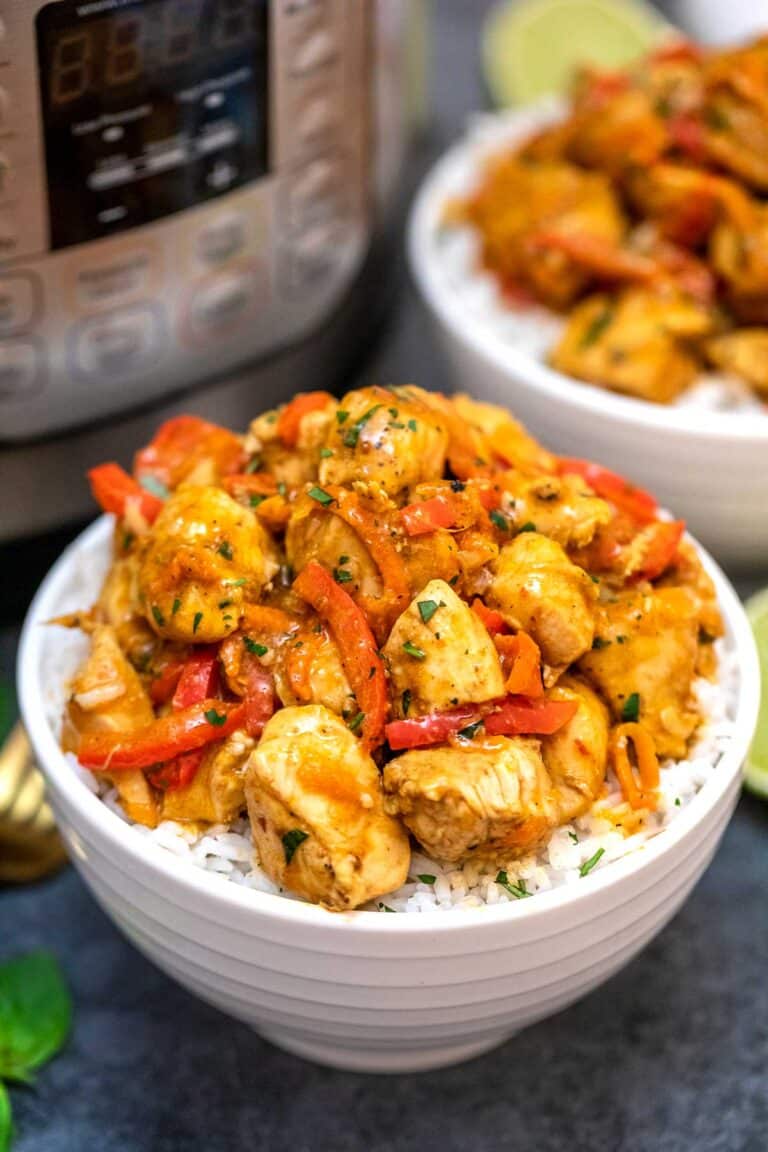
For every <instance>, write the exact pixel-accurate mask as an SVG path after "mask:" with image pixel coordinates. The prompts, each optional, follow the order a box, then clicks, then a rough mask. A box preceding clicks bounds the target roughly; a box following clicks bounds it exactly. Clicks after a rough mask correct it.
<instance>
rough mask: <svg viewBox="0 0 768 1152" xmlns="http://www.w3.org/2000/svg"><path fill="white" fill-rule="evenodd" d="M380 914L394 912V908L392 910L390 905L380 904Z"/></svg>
mask: <svg viewBox="0 0 768 1152" xmlns="http://www.w3.org/2000/svg"><path fill="white" fill-rule="evenodd" d="M379 911H380V912H394V911H395V910H394V908H390V906H389V904H379Z"/></svg>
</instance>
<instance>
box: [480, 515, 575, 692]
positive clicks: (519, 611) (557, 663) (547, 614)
mask: <svg viewBox="0 0 768 1152" xmlns="http://www.w3.org/2000/svg"><path fill="white" fill-rule="evenodd" d="M596 598H597V590H596V587H595V585H594V583H593V582H592V580H591V579H590V577H589V576H588V575H587V573H586V572H585V571H584V570H583V569H582V568H578V567H577V566H576V565H575V564H572V563H571V561H570V560H569V559H568V557H567V556H566V554H565V552H564V551H563V549H562V548H561V547H560V545H559V544H557V543H556V542H555V541H554V540H549V539H547V537H546V536H541V535H539V533H538V532H521V533H520V535H519V536H516V537H515V539H514V540H513V541H512V542H511V543H510V544H505V546H504V547H503V548H502V550H501V553H500V554H499V560H498V564H497V566H496V574H495V576H494V578H493V583H492V584H491V586H490V588H489V589H488V592H487V600H488V603H489V604H490V605H492V606H493V607H494V608H497V609H498V610H499V612H501V614H502V616H503V617H504V619H505V620H506V621H507V623H508V624H510V625H511V626H512V627H513V628H514V629H515V630H516V631H523V632H527V633H528V634H529V635H530V636H532V637H533V639H534V640H535V641H536V643H537V644H538V646H539V648H540V650H541V655H542V657H543V659H544V662H545V663H546V664H547V665H549V669H550V671H549V673H547V672H546V671H545V682H547V683H552V681H553V679H556V676H557V672H558V670H560V671H562V670H563V669H565V668H567V667H568V665H569V664H572V663H573V661H574V660H578V658H579V657H580V656H581V655H582V654H583V653H584V652H587V651H588V650H589V648H590V647H591V645H592V638H593V635H594V602H595V600H596Z"/></svg>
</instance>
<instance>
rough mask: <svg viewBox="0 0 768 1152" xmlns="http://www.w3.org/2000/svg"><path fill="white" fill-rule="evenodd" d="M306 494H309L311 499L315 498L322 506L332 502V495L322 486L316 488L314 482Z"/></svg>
mask: <svg viewBox="0 0 768 1152" xmlns="http://www.w3.org/2000/svg"><path fill="white" fill-rule="evenodd" d="M307 495H308V496H311V497H312V499H313V500H317V502H318V504H322V505H323V507H325V506H326V505H327V504H332V503H333V496H331V495H330V493H329V492H326V491H325V489H324V488H318V487H317V485H316V484H313V485H312V487H311V488H310V490H309V492H308V493H307Z"/></svg>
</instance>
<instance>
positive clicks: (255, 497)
mask: <svg viewBox="0 0 768 1152" xmlns="http://www.w3.org/2000/svg"><path fill="white" fill-rule="evenodd" d="M265 500H266V496H261V495H260V494H259V493H258V492H252V493H251V495H250V496H249V497H248V503H249V504H250V506H251V508H258V506H259V504H263V503H264V501H265Z"/></svg>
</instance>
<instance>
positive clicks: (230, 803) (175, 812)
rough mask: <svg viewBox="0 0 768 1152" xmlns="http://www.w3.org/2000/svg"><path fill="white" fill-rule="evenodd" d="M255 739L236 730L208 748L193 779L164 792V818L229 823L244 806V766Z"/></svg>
mask: <svg viewBox="0 0 768 1152" xmlns="http://www.w3.org/2000/svg"><path fill="white" fill-rule="evenodd" d="M253 745H254V741H253V740H251V739H250V737H249V736H246V734H245V732H233V733H232V735H231V736H229V737H228V738H227V739H226V740H225V741H224V742H223V744H217V745H214V746H213V747H211V748H210V749H208V751H207V752H206V754H205V756H204V758H203V762H202V764H201V765H200V767H199V768H198V770H197V772H196V774H195V777H194V779H193V780H192V781H191V783H189V784H187V785H186V786H185V787H184V788H174V789H171V790H170V791H168V792H164V793H163V795H162V810H163V820H180V821H182V822H184V821H202V822H205V823H208V824H227V823H229V822H230V821H231V820H234V819H235V817H236V816H237V815H238V813H240V812H241V811H242V810H243V808H244V807H245V788H244V785H245V766H246V763H247V761H248V757H249V755H250V753H251V750H252V749H253Z"/></svg>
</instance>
